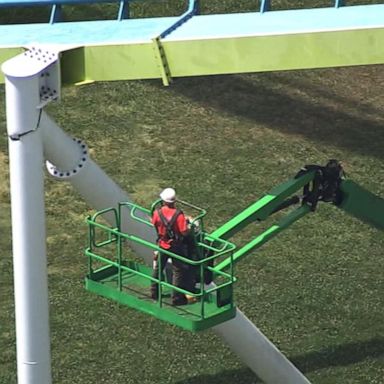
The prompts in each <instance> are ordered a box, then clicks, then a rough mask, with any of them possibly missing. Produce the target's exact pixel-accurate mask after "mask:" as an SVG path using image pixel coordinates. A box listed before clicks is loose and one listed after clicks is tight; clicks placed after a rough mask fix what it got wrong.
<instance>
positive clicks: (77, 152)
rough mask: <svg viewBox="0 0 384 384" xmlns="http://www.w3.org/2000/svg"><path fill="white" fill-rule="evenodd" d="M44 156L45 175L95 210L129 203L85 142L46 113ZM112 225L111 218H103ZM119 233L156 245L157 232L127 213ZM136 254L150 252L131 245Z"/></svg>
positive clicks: (147, 256)
mask: <svg viewBox="0 0 384 384" xmlns="http://www.w3.org/2000/svg"><path fill="white" fill-rule="evenodd" d="M40 126H41V128H42V131H43V142H44V154H45V157H46V159H48V160H49V161H47V169H48V172H49V173H50V174H51V175H52V176H54V177H55V178H57V179H58V180H67V181H69V182H70V183H71V184H72V185H73V187H74V188H75V189H76V190H77V191H78V192H79V193H80V195H81V196H82V197H83V198H84V199H85V201H87V203H88V204H89V205H90V206H91V207H93V208H94V209H96V210H102V209H104V208H109V207H117V205H118V203H119V202H132V200H131V198H130V197H129V196H128V195H127V194H126V193H125V192H124V191H123V190H122V189H121V188H120V187H119V186H118V185H117V184H116V183H115V182H114V181H113V180H111V178H110V177H109V176H108V175H107V174H106V173H105V172H104V171H103V170H102V169H101V168H100V167H99V166H98V165H97V164H96V163H95V162H94V161H93V160H92V159H91V158H90V157H89V151H88V148H87V146H86V144H85V143H84V142H82V141H81V140H79V139H73V138H71V137H69V136H68V135H67V134H66V133H65V132H64V131H63V130H62V129H61V128H60V127H59V126H58V125H57V124H56V123H55V122H54V121H53V120H52V119H51V118H50V117H49V116H48V115H47V114H46V113H45V112H43V114H42V116H41V122H40ZM105 218H106V219H107V220H108V222H109V223H110V224H111V225H112V226H115V225H116V223H115V220H114V217H113V215H108V216H106V217H105ZM124 219H125V221H124V222H123V223H121V226H122V230H123V231H124V232H127V233H129V234H131V235H135V236H138V237H140V238H142V239H145V240H147V241H150V242H153V243H155V241H156V233H155V230H154V229H153V228H152V227H147V226H145V225H143V224H140V223H138V222H137V221H135V220H133V219H131V217H130V216H129V215H128V212H127V211H126V212H125V214H124ZM130 246H131V247H132V248H133V249H134V251H135V253H136V254H137V255H139V256H141V257H143V258H144V259H145V260H146V261H147V260H152V257H153V253H152V251H151V250H150V249H149V248H147V247H145V246H142V245H139V244H136V243H131V244H130Z"/></svg>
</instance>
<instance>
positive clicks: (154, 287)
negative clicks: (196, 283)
mask: <svg viewBox="0 0 384 384" xmlns="http://www.w3.org/2000/svg"><path fill="white" fill-rule="evenodd" d="M167 251H169V252H172V253H175V254H176V255H180V256H183V257H187V249H186V247H185V246H184V244H176V245H173V246H171V248H170V249H167ZM159 257H160V260H157V263H155V267H154V268H153V273H152V277H154V278H156V279H158V278H159V265H160V264H161V276H160V277H161V278H163V277H162V276H163V272H164V269H165V267H166V265H167V261H168V259H172V285H174V286H175V287H178V288H182V289H184V290H186V291H192V290H193V288H194V287H192V275H191V268H190V265H189V264H186V263H183V262H182V261H180V260H178V259H175V258H171V257H170V256H168V255H166V254H164V253H160V255H159ZM151 295H152V297H157V296H158V284H157V283H152V284H151ZM184 297H185V295H184V294H183V293H182V292H178V291H176V290H173V292H172V298H173V299H178V298H184Z"/></svg>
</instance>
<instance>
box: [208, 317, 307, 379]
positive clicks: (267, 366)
mask: <svg viewBox="0 0 384 384" xmlns="http://www.w3.org/2000/svg"><path fill="white" fill-rule="evenodd" d="M212 329H213V331H214V332H215V333H216V334H217V335H218V336H220V337H221V338H222V339H223V341H225V342H226V343H227V344H228V345H229V346H230V347H231V349H232V350H233V351H234V352H235V353H236V354H237V355H238V356H239V358H240V359H241V361H242V362H243V363H244V364H246V365H247V366H248V367H249V368H250V369H252V371H253V372H255V373H256V374H257V376H258V377H259V378H260V379H261V380H263V382H264V383H266V384H310V382H309V381H308V379H307V378H306V377H305V376H304V375H303V374H302V373H301V372H300V371H299V370H298V369H297V368H296V367H295V366H294V365H293V364H292V363H291V362H290V361H289V360H288V359H287V358H286V357H285V356H284V355H283V354H282V353H281V352H280V351H279V350H278V349H277V348H276V347H275V345H274V344H272V343H271V342H270V341H269V340H268V339H267V338H266V337H265V336H264V335H263V333H262V332H261V331H260V330H259V329H258V328H257V327H256V326H255V325H254V324H252V322H251V321H250V320H249V319H248V318H247V317H246V316H245V315H244V314H243V313H242V312H241V311H240V310H239V309H237V312H236V317H235V318H233V319H232V320H229V321H226V322H225V323H221V324H219V325H216V326H215V327H214V328H212Z"/></svg>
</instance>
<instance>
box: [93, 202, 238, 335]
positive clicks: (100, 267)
mask: <svg viewBox="0 0 384 384" xmlns="http://www.w3.org/2000/svg"><path fill="white" fill-rule="evenodd" d="M184 204H187V203H184ZM190 206H192V205H190ZM192 207H193V206H192ZM201 211H202V212H203V210H201ZM126 213H128V214H129V215H130V216H131V218H132V219H134V220H136V221H137V222H139V223H141V224H142V225H147V226H152V224H151V223H150V221H149V220H148V219H145V218H143V216H144V217H145V215H146V216H147V217H149V215H150V213H151V211H150V210H147V209H145V208H143V207H140V206H138V205H136V204H132V203H120V204H119V206H118V209H115V208H108V209H105V210H102V211H99V212H97V213H95V214H94V215H93V216H92V217H88V218H87V223H88V226H89V245H88V248H87V249H86V251H85V254H86V255H87V256H88V260H89V263H88V275H87V276H86V288H87V289H88V290H90V291H92V292H95V293H97V294H99V295H101V296H104V297H107V298H110V299H113V300H116V301H118V302H120V303H122V304H125V305H128V306H130V307H133V308H135V309H138V310H140V311H143V312H146V313H148V314H151V315H153V316H155V317H157V318H159V319H162V320H165V321H167V322H169V323H172V324H175V325H178V326H180V327H181V328H184V329H187V330H191V331H199V330H204V329H206V328H210V327H212V326H214V325H216V324H219V323H221V322H223V321H227V320H229V319H231V318H233V317H234V316H235V313H236V308H235V306H234V304H233V284H234V282H235V280H236V279H235V277H234V274H233V268H232V266H233V263H231V262H229V265H230V268H229V272H223V271H214V270H213V268H212V267H211V265H212V264H213V262H214V261H215V260H222V259H223V258H225V259H226V260H227V259H228V258H229V260H231V259H232V255H233V251H234V249H235V245H234V244H232V243H230V242H228V241H226V240H223V239H219V238H216V237H214V236H212V235H209V234H207V233H205V232H204V231H202V230H198V231H197V233H196V247H197V249H198V250H199V255H203V256H200V257H198V258H197V259H196V260H193V259H187V258H185V257H182V256H180V255H176V254H174V253H171V252H168V251H166V250H164V249H160V248H159V247H158V246H157V245H156V244H153V243H151V242H148V241H146V240H144V239H142V238H140V237H137V236H134V235H131V234H129V233H123V232H122V230H121V223H122V222H124V214H126ZM138 213H141V215H139V214H138ZM104 214H109V215H111V214H112V215H113V217H114V225H113V226H111V225H109V224H106V223H105V222H104V221H103V219H102V217H103V215H104ZM143 214H144V215H143ZM199 216H200V218H199V220H201V219H202V215H199ZM199 216H197V217H199ZM194 221H196V219H195V220H194ZM192 225H193V223H192ZM126 241H130V242H133V243H137V244H140V245H142V246H145V247H148V248H149V249H151V250H153V251H158V252H162V253H165V254H167V255H169V256H171V257H172V258H173V259H178V260H180V261H182V262H184V263H185V264H187V265H189V266H190V267H191V268H194V269H195V270H196V272H197V275H198V280H200V281H201V282H204V280H205V276H206V275H207V274H208V273H209V274H210V275H212V278H213V282H214V284H211V285H209V286H207V285H205V284H204V283H203V284H200V289H199V290H198V292H190V291H186V290H184V289H181V288H178V287H176V286H174V285H172V283H171V281H170V279H168V280H167V279H166V278H163V277H162V276H158V278H154V277H152V269H151V268H149V267H148V266H147V265H145V264H144V263H143V262H141V261H139V260H138V259H137V258H135V257H134V255H132V253H131V252H130V250H129V248H128V247H127V246H126V244H125V243H126ZM158 261H159V262H161V258H158ZM159 270H160V271H161V270H162V268H161V266H159ZM151 282H156V283H158V284H159V289H160V292H159V293H160V294H159V299H158V300H157V301H155V300H152V298H151V296H150V284H151ZM172 290H176V291H179V292H182V293H184V294H188V295H190V296H193V297H195V298H196V299H197V301H196V303H194V304H189V305H186V306H173V305H172V304H171V299H170V295H171V291H172Z"/></svg>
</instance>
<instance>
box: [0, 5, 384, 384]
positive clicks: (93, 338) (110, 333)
mask: <svg viewBox="0 0 384 384" xmlns="http://www.w3.org/2000/svg"><path fill="white" fill-rule="evenodd" d="M285 3H287V2H285ZM279 4H280V5H281V6H284V2H280V3H279ZM243 5H244V9H245V8H246V7H247V5H246V4H242V6H243ZM223 6H227V8H228V9H234V6H233V4H231V3H223ZM212 7H213V5H212ZM231 7H232V8H231ZM383 83H384V76H383V67H382V66H372V67H355V68H339V69H329V70H314V71H291V72H278V73H261V74H254V75H231V76H212V77H200V78H189V79H177V80H176V81H175V82H174V84H173V85H172V86H171V87H169V88H164V87H163V86H162V85H161V83H160V81H135V82H111V83H97V84H91V85H87V86H82V87H70V88H65V89H64V90H63V98H62V101H61V102H60V103H58V104H54V105H51V106H50V107H49V113H50V114H51V115H52V116H53V117H54V118H55V119H56V121H57V122H58V123H59V124H60V125H61V126H62V127H63V128H64V129H65V130H66V131H67V132H68V133H69V134H71V135H73V136H76V137H80V138H82V139H84V140H85V141H86V142H87V144H88V146H89V147H90V149H91V153H92V157H93V159H94V160H95V161H96V162H97V163H98V164H99V165H100V166H101V167H102V168H103V169H104V170H105V171H106V172H107V173H108V174H109V175H110V176H111V178H113V179H114V180H115V181H116V182H118V183H119V184H120V185H121V186H122V187H123V188H124V189H125V190H126V191H127V192H129V193H130V194H131V195H132V196H133V198H134V199H135V201H137V202H138V203H141V204H144V205H146V206H148V205H149V204H150V202H151V201H152V200H154V199H155V198H157V196H158V192H159V191H160V190H161V188H163V187H165V186H168V185H170V186H174V187H175V188H176V189H177V191H178V194H179V196H180V197H181V198H182V199H184V200H187V201H190V202H191V203H194V204H196V205H198V206H202V207H205V208H207V209H208V216H207V227H208V229H210V230H213V229H215V228H217V227H218V226H219V225H221V224H222V223H224V222H225V221H226V220H228V219H229V218H231V217H232V216H233V215H234V214H236V213H238V212H239V211H240V210H242V209H243V208H244V207H246V206H247V205H249V204H250V203H252V202H254V201H255V200H256V199H258V198H259V197H260V196H261V195H262V194H263V193H265V192H267V191H268V190H270V189H271V188H273V187H274V186H276V185H277V184H279V183H281V182H283V181H285V180H286V179H288V178H290V177H291V176H293V175H294V174H295V173H296V172H297V171H298V169H299V168H300V167H301V166H302V165H304V164H309V163H320V164H323V163H325V162H326V161H327V160H328V159H329V158H338V159H340V160H342V161H343V162H344V164H345V167H346V171H347V173H348V176H349V177H350V178H351V179H353V180H355V181H357V182H358V183H361V184H362V185H364V186H365V187H366V188H368V189H369V190H371V191H372V192H374V193H376V194H379V195H381V196H384V182H383V180H384V167H383V147H384V135H383V122H384V101H383V98H382V88H383V85H384V84H383ZM4 99H5V94H4V87H1V88H0V132H1V135H0V233H1V236H0V250H1V253H0V273H1V275H0V276H1V277H0V305H1V310H0V383H1V384H15V383H16V353H15V330H14V305H13V286H12V284H13V282H12V281H13V280H12V256H11V235H10V207H9V190H8V163H7V161H8V160H7V159H8V157H7V140H6V123H5V112H4V111H5V108H4ZM100 188H103V186H100ZM90 212H93V211H92V208H91V207H88V206H87V205H86V203H85V202H84V201H83V200H82V199H81V198H80V196H79V195H78V194H77V193H76V192H75V191H73V190H72V188H71V187H70V186H69V185H68V184H66V183H58V182H56V181H53V180H51V179H50V178H49V177H48V176H47V177H46V215H47V236H48V237H47V244H48V271H49V292H50V321H51V337H52V367H53V380H54V382H55V383H60V384H85V383H87V384H96V383H108V384H117V383H124V384H131V383H132V384H149V383H161V384H168V383H169V384H200V383H203V384H221V383H226V382H234V383H240V384H252V383H257V382H258V381H257V378H256V377H255V375H254V374H253V373H252V372H251V371H250V370H249V369H248V368H247V367H245V366H244V365H243V364H242V363H241V362H240V361H239V360H238V358H237V357H236V356H235V355H234V354H233V353H232V352H231V351H230V350H229V349H228V347H227V346H225V345H224V344H223V343H222V342H221V340H220V339H219V338H217V337H216V336H215V335H214V334H213V333H212V332H210V331H208V332H204V333H199V334H193V333H188V332H186V331H182V330H180V329H178V328H176V327H174V326H171V325H168V324H166V323H163V322H160V321H158V320H156V319H155V318H152V317H149V316H146V315H145V314H142V313H139V312H136V311H134V310H132V309H129V308H126V307H123V306H120V305H118V304H116V303H114V302H111V301H108V300H106V299H103V298H100V297H97V296H94V295H92V294H90V293H88V292H86V291H85V290H84V287H83V277H84V275H85V273H86V259H85V257H84V256H83V249H84V247H85V246H86V235H87V229H86V226H85V223H84V219H85V217H86V216H87V215H88V214H89V213H90ZM257 231H258V226H257V225H256V224H255V225H251V226H250V228H247V229H246V230H244V231H243V232H242V233H241V234H239V235H238V236H236V243H237V244H242V243H244V242H245V241H247V239H250V238H251V237H252V236H254V235H255V234H256V233H258V232H257ZM383 246H384V239H383V236H382V233H380V232H378V231H376V230H374V229H372V228H369V227H368V226H367V225H365V224H363V223H360V222H358V221H357V220H356V219H354V218H352V217H349V216H347V215H346V214H344V213H343V212H341V211H339V210H337V209H336V208H334V207H332V206H328V205H321V206H319V209H318V211H316V212H315V213H314V214H310V215H307V216H306V217H305V218H303V219H302V220H301V221H299V222H297V223H296V224H294V225H293V226H292V227H291V228H290V229H289V230H287V231H285V232H284V233H282V234H281V235H279V236H278V237H277V238H275V239H274V240H273V241H271V242H270V243H268V244H267V245H265V246H264V247H263V248H261V249H260V250H259V251H257V252H255V253H253V254H251V255H249V256H248V257H247V258H246V259H244V260H242V261H241V262H240V263H239V265H238V266H237V269H236V275H237V276H238V278H239V283H238V284H237V287H236V292H235V293H236V302H237V305H238V306H239V308H240V309H241V310H242V311H243V312H244V313H245V314H246V316H247V317H249V318H250V319H251V320H252V321H253V322H254V323H255V324H256V325H257V326H258V327H259V328H260V329H261V330H262V332H264V333H265V335H266V336H267V337H268V338H270V339H271V340H272V341H273V342H274V343H275V344H276V345H277V346H278V347H279V348H280V350H282V351H283V352H284V353H285V354H286V355H287V357H288V358H290V359H291V360H292V361H293V362H294V363H295V364H296V365H297V366H298V368H299V369H300V370H302V371H303V372H304V373H305V375H306V376H307V377H308V379H309V380H310V381H311V382H312V383H314V384H335V383H337V384H339V383H342V384H368V383H369V384H382V383H384V379H383V377H384V323H383V320H382V319H383V305H384V303H383V297H384V283H383V267H384V258H383V252H382V250H383Z"/></svg>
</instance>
